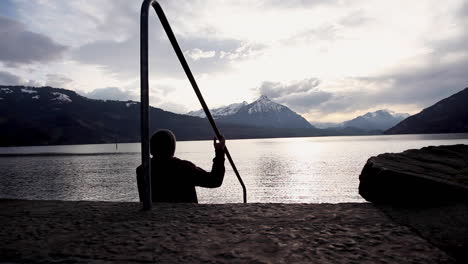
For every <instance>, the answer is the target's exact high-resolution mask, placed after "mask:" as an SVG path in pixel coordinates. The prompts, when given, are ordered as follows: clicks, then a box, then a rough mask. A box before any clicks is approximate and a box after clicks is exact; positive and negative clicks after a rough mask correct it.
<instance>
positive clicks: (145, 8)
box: [140, 0, 152, 211]
mask: <svg viewBox="0 0 468 264" xmlns="http://www.w3.org/2000/svg"><path fill="white" fill-rule="evenodd" d="M151 2H152V0H145V1H144V2H143V4H142V6H141V16H140V19H141V20H140V82H141V83H140V85H141V86H140V88H141V104H140V107H141V108H140V110H141V116H140V119H141V121H140V122H141V166H142V170H143V210H145V211H146V210H150V209H151V206H152V199H151V198H152V195H151V161H150V152H149V147H150V142H149V96H148V95H149V89H148V12H149V6H150V4H151Z"/></svg>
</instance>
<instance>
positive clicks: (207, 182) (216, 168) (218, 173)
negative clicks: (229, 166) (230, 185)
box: [193, 137, 226, 188]
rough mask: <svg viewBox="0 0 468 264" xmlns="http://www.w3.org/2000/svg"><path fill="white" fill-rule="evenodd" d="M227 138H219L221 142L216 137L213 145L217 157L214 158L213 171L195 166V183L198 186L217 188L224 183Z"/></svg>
mask: <svg viewBox="0 0 468 264" xmlns="http://www.w3.org/2000/svg"><path fill="white" fill-rule="evenodd" d="M225 142H226V140H225V139H224V137H221V138H220V139H219V142H216V138H215V139H214V142H213V146H214V149H215V154H216V155H215V158H214V159H213V166H212V167H211V172H206V171H205V170H203V169H201V168H198V167H196V166H194V168H193V173H194V183H195V185H196V186H200V187H206V188H216V187H219V186H221V185H222V184H223V180H224V172H225V168H224V155H225V150H224V149H225V146H226V145H225V144H226V143H225Z"/></svg>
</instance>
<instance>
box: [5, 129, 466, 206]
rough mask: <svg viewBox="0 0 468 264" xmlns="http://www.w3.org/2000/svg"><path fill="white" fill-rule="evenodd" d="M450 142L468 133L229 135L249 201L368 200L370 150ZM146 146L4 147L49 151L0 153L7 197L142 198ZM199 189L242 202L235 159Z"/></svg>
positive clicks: (206, 152) (192, 154) (207, 198)
mask: <svg viewBox="0 0 468 264" xmlns="http://www.w3.org/2000/svg"><path fill="white" fill-rule="evenodd" d="M450 144H468V134H450V135H448V134H440V135H397V136H359V137H310V138H280V139H247V140H230V141H228V147H229V149H230V152H231V155H232V156H233V158H234V161H235V162H236V165H237V167H238V169H239V171H240V173H241V175H242V178H243V179H244V182H245V184H246V186H247V189H248V200H249V202H285V203H297V202H303V203H310V202H313V203H323V202H327V203H338V202H363V201H364V200H363V199H362V198H361V197H360V196H359V194H358V191H357V188H358V185H359V179H358V177H359V174H360V172H361V170H362V167H363V166H364V164H365V162H366V161H367V159H368V158H369V157H371V156H374V155H377V154H380V153H384V152H401V151H403V150H406V149H410V148H421V147H424V146H429V145H450ZM139 151H140V145H139V144H137V143H132V144H118V145H117V147H116V145H115V144H100V145H73V146H45V147H15V148H0V153H3V154H5V153H8V154H14V153H23V154H24V153H29V154H34V153H35V154H37V153H42V154H41V155H29V156H2V157H0V169H1V171H2V176H1V178H0V197H2V198H25V199H57V200H104V201H137V200H138V194H137V188H136V182H135V168H136V166H138V165H139V163H140V154H139ZM52 153H61V154H60V155H55V154H52ZM70 154H73V155H70ZM213 155H214V152H213V146H212V142H211V141H186V142H178V144H177V151H176V156H178V157H179V158H182V159H187V160H190V161H192V162H194V163H195V164H197V165H198V166H199V167H202V168H205V169H207V170H209V169H210V168H211V162H212V161H211V160H212V158H213ZM198 196H199V201H200V202H201V203H230V202H241V201H242V193H241V188H240V185H239V183H238V182H237V179H236V177H235V175H234V173H233V171H232V169H231V167H230V166H229V164H228V162H227V161H226V176H225V181H224V184H223V186H222V187H220V188H217V189H204V188H198Z"/></svg>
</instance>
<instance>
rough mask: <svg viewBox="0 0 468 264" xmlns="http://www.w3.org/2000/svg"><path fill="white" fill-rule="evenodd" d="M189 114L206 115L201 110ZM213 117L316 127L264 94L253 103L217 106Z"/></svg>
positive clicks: (276, 125) (275, 125) (254, 123)
mask: <svg viewBox="0 0 468 264" xmlns="http://www.w3.org/2000/svg"><path fill="white" fill-rule="evenodd" d="M187 114H188V115H193V116H200V117H205V114H204V113H201V112H200V110H198V111H194V112H189V113H187ZM213 117H214V118H216V119H217V120H218V121H220V122H225V123H230V124H238V125H247V126H255V127H273V128H288V129H291V128H300V129H314V127H313V126H312V125H311V124H310V123H309V122H308V121H307V120H306V119H305V118H303V117H302V116H301V115H299V114H297V113H296V112H294V111H292V110H291V109H289V108H288V107H287V106H284V105H281V104H278V103H275V102H273V101H271V100H270V99H269V98H268V97H267V96H265V95H262V96H260V97H259V98H258V99H257V100H255V101H254V102H252V103H250V104H249V103H247V102H245V101H244V102H242V103H237V104H231V105H228V106H225V107H219V108H215V109H214V110H213Z"/></svg>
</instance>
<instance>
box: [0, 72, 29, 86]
mask: <svg viewBox="0 0 468 264" xmlns="http://www.w3.org/2000/svg"><path fill="white" fill-rule="evenodd" d="M0 84H2V85H19V84H23V82H22V80H21V78H20V77H18V76H16V75H14V74H11V73H9V72H5V71H0Z"/></svg>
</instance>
